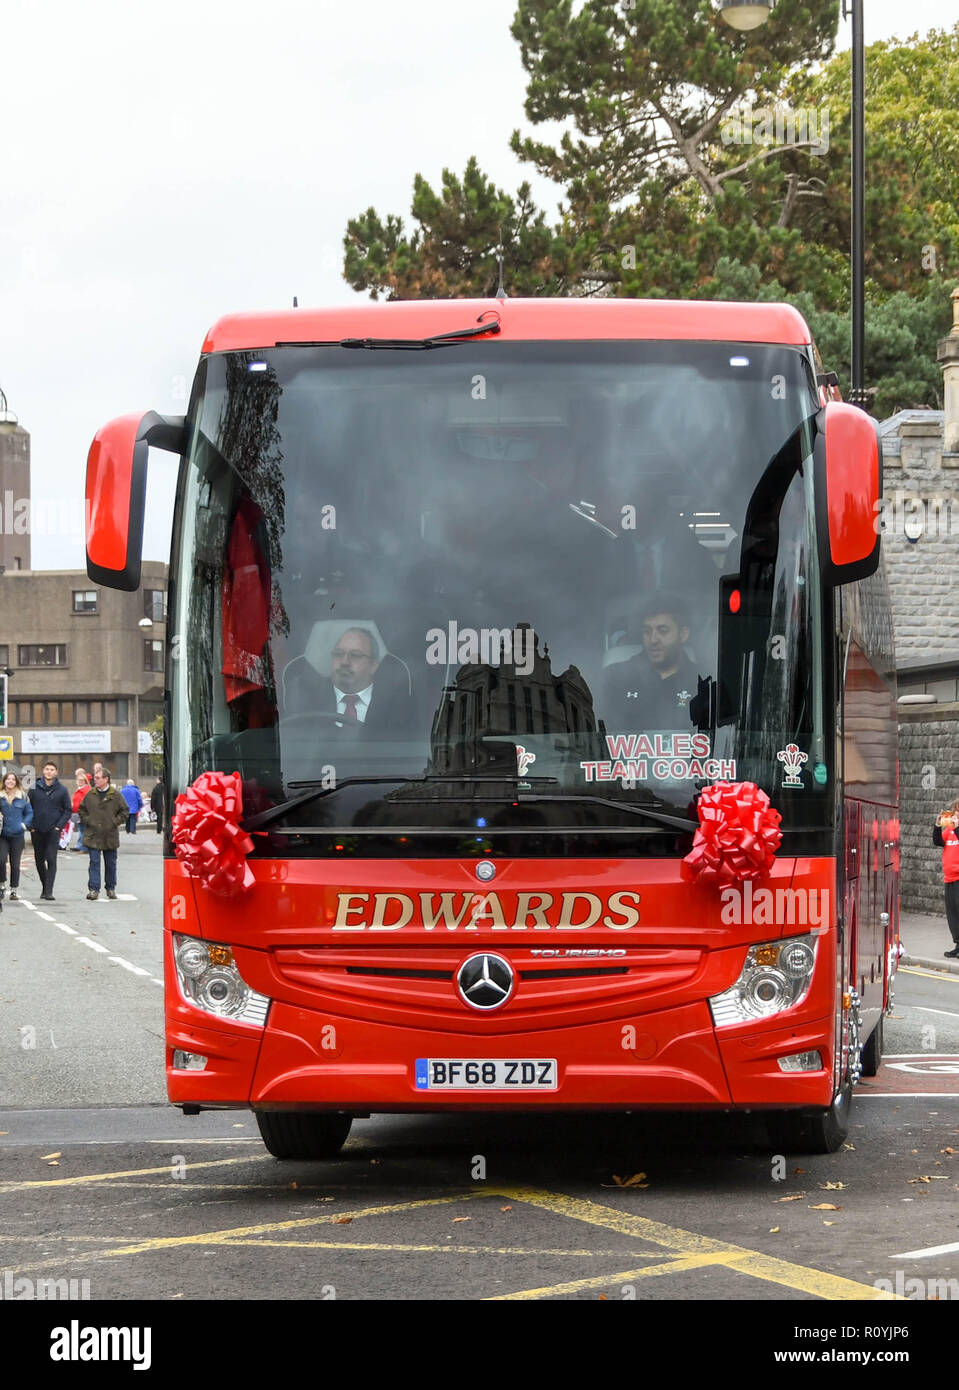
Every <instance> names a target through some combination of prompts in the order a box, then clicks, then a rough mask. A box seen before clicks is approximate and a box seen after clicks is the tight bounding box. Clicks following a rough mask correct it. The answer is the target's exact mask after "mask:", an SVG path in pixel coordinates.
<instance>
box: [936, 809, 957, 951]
mask: <svg viewBox="0 0 959 1390" xmlns="http://www.w3.org/2000/svg"><path fill="white" fill-rule="evenodd" d="M957 828H959V800H957V801H954V802H953V803H952V806H951V807H950V809H949V810H948V811H940V812H939V815H938V816H937V817H936V824H935V828H934V830H933V832H932V843H933V844H934V845H936V846H937V847H938V848H939V849H941V850H942V879H943V883H944V885H945V895H946V921H947V922H948V923H949V934H950V935H951V937H952V950H951V951H943V955H944V956H945V957H946V959H947V960H957V959H959V835H957V834H956V830H957Z"/></svg>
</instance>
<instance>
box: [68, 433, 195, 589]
mask: <svg viewBox="0 0 959 1390" xmlns="http://www.w3.org/2000/svg"><path fill="white" fill-rule="evenodd" d="M185 441H186V419H185V417H184V416H179V415H174V416H164V415H157V413H156V412H155V411H152V410H151V411H149V412H148V413H147V414H146V415H123V416H121V417H120V418H119V419H118V420H111V421H110V423H109V424H108V425H104V427H103V429H101V430H98V431H97V433H96V435H95V436H94V440H93V443H92V444H91V445H90V452H89V454H88V455H87V506H86V512H87V574H88V575H89V576H90V578H91V579H92V580H93V581H94V583H96V584H102V585H104V586H105V587H106V588H108V589H125V590H128V591H130V590H134V589H138V588H139V587H140V561H141V557H142V550H143V512H144V506H145V503H146V485H147V454H148V451H149V448H150V446H151V445H152V446H153V447H154V448H155V449H169V450H171V451H172V452H174V453H182V452H183V449H184V447H185Z"/></svg>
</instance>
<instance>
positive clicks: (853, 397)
mask: <svg viewBox="0 0 959 1390" xmlns="http://www.w3.org/2000/svg"><path fill="white" fill-rule="evenodd" d="M719 3H720V10H719V12H720V14H721V16H722V18H723V19H724V20H725V21H726V23H727V24H729V25H730V26H731V27H732V28H733V29H740V30H743V29H755V28H758V26H759V25H760V24H764V23H765V22H766V20H767V19H768V18H769V15H770V12H771V11H772V8H773V5H774V3H775V0H719ZM842 17H843V19H849V20H851V21H852V217H851V228H850V238H849V240H850V246H849V260H850V281H851V292H850V300H851V306H852V352H851V358H850V391H849V400H850V402H851V403H852V404H853V405H860V406H862V405H865V393H864V384H863V363H864V361H865V356H866V307H865V306H866V299H865V283H866V276H865V258H866V96H865V93H866V60H865V48H864V39H863V18H862V0H842Z"/></svg>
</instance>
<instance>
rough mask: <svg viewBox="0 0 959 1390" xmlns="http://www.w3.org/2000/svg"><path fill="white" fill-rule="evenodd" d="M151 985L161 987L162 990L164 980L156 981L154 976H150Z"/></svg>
mask: <svg viewBox="0 0 959 1390" xmlns="http://www.w3.org/2000/svg"><path fill="white" fill-rule="evenodd" d="M150 984H151V985H159V986H160V988H161V989H162V988H163V981H162V980H155V979H154V978H153V976H152V975H151V976H150Z"/></svg>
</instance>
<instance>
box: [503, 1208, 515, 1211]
mask: <svg viewBox="0 0 959 1390" xmlns="http://www.w3.org/2000/svg"><path fill="white" fill-rule="evenodd" d="M512 1210H513V1208H512V1207H500V1211H512Z"/></svg>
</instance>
